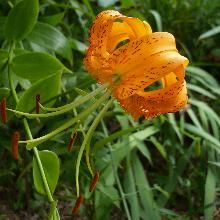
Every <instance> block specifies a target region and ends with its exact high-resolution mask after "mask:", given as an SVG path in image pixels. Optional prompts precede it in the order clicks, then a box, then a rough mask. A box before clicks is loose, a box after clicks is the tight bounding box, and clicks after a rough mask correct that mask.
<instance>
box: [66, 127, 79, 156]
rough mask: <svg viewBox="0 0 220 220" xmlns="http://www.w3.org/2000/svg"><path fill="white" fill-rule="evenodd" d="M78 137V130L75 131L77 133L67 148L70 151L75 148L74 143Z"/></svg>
mask: <svg viewBox="0 0 220 220" xmlns="http://www.w3.org/2000/svg"><path fill="white" fill-rule="evenodd" d="M76 137H77V131H75V133H74V134H73V136H72V137H71V138H70V142H69V144H68V146H67V150H68V151H69V152H71V151H72V150H73V145H74V143H75V140H76Z"/></svg>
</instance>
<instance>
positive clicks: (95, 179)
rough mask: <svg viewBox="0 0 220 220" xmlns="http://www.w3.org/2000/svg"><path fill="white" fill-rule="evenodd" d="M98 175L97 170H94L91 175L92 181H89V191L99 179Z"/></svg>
mask: <svg viewBox="0 0 220 220" xmlns="http://www.w3.org/2000/svg"><path fill="white" fill-rule="evenodd" d="M99 177H100V175H99V172H96V174H95V175H94V176H93V178H92V181H91V183H90V186H89V192H92V191H93V190H94V189H95V187H96V184H97V182H98V181H99Z"/></svg>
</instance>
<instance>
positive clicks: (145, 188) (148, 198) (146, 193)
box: [133, 154, 161, 220]
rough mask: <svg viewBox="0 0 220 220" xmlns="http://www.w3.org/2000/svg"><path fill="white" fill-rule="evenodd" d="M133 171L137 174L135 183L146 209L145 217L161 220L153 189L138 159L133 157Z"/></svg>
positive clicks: (150, 219) (135, 156)
mask: <svg viewBox="0 0 220 220" xmlns="http://www.w3.org/2000/svg"><path fill="white" fill-rule="evenodd" d="M133 161H134V162H133V169H134V174H135V182H136V185H137V189H138V192H139V196H140V201H141V204H142V206H143V208H144V215H145V219H146V220H148V219H149V220H152V219H154V220H159V219H161V218H160V215H159V209H158V207H157V205H156V203H155V201H154V198H153V193H152V189H151V187H150V185H149V182H148V180H147V177H146V175H145V170H144V168H143V166H142V164H141V162H140V160H139V158H138V157H137V155H136V154H134V155H133Z"/></svg>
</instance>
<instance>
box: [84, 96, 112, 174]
mask: <svg viewBox="0 0 220 220" xmlns="http://www.w3.org/2000/svg"><path fill="white" fill-rule="evenodd" d="M113 100H114V99H113V98H112V99H110V100H109V101H108V103H107V104H106V105H105V106H104V108H103V109H102V110H101V111H100V112H99V114H98V115H97V116H96V118H95V120H94V121H93V123H92V125H91V127H90V128H91V131H90V134H89V138H88V140H87V143H86V163H87V166H88V169H89V171H90V173H91V175H92V176H93V175H94V174H93V171H92V167H91V165H90V158H89V155H90V146H91V145H90V142H91V139H92V135H93V133H94V131H95V129H96V127H97V126H98V124H99V122H100V121H101V120H102V119H103V116H104V114H105V113H106V111H107V110H108V109H109V107H110V106H111V105H112V103H113ZM88 133H89V132H88Z"/></svg>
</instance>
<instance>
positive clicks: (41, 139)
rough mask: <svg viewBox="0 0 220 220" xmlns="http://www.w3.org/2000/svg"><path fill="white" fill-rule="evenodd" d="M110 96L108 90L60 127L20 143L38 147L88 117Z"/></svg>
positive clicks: (28, 147) (28, 146) (30, 147)
mask: <svg viewBox="0 0 220 220" xmlns="http://www.w3.org/2000/svg"><path fill="white" fill-rule="evenodd" d="M109 96H110V94H109V92H107V93H106V94H105V95H103V96H102V97H101V98H100V99H99V100H98V101H97V102H96V103H94V104H93V105H92V106H91V107H90V108H88V109H86V110H85V111H83V112H81V113H80V114H78V115H77V117H75V118H73V119H71V120H70V121H68V122H66V123H65V124H63V125H62V126H60V127H59V128H57V129H55V130H54V131H52V132H50V133H48V134H46V135H44V136H42V137H39V138H36V139H32V140H27V141H19V143H26V144H27V149H29V150H30V149H32V148H33V147H36V146H37V145H39V144H41V143H43V142H45V141H46V140H48V139H50V138H52V137H53V136H55V135H57V134H58V133H60V132H62V131H64V130H66V129H67V128H69V127H71V126H72V125H73V124H75V123H77V122H78V121H79V120H81V119H83V118H84V117H86V116H87V115H88V114H89V113H90V112H91V111H93V110H95V109H96V108H97V107H98V106H100V105H101V104H102V103H103V101H105V100H106V99H107V98H108V97H109Z"/></svg>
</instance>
